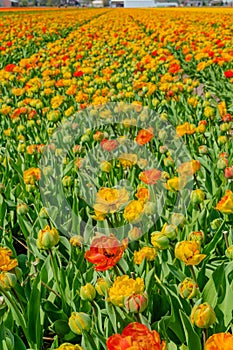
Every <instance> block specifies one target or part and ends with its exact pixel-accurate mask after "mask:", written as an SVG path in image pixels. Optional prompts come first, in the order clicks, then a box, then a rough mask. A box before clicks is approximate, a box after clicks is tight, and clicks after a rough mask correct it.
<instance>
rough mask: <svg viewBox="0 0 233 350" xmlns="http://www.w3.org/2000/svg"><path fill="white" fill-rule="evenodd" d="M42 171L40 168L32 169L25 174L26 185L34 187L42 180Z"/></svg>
mask: <svg viewBox="0 0 233 350" xmlns="http://www.w3.org/2000/svg"><path fill="white" fill-rule="evenodd" d="M40 177H41V171H40V169H39V168H30V169H27V170H25V171H24V172H23V180H24V183H25V184H26V185H34V184H35V182H36V181H38V180H40Z"/></svg>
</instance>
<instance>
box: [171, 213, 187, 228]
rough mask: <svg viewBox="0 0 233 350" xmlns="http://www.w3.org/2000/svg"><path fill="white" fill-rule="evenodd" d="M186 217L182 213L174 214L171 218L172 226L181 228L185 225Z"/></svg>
mask: <svg viewBox="0 0 233 350" xmlns="http://www.w3.org/2000/svg"><path fill="white" fill-rule="evenodd" d="M184 220H185V217H184V215H183V214H181V213H173V214H172V216H171V222H172V225H175V226H179V225H181V224H183V223H184Z"/></svg>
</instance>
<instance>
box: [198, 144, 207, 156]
mask: <svg viewBox="0 0 233 350" xmlns="http://www.w3.org/2000/svg"><path fill="white" fill-rule="evenodd" d="M198 152H199V153H200V154H207V153H209V149H208V147H207V146H205V145H202V146H200V147H199V148H198Z"/></svg>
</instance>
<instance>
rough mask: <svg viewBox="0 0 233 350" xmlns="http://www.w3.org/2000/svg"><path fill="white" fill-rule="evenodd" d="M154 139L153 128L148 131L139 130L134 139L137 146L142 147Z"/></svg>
mask: <svg viewBox="0 0 233 350" xmlns="http://www.w3.org/2000/svg"><path fill="white" fill-rule="evenodd" d="M153 137H154V134H153V128H149V129H147V130H146V129H141V130H140V131H139V132H138V134H137V137H136V142H137V144H138V145H140V146H143V145H145V144H146V143H148V142H150V140H151V139H152V138H153Z"/></svg>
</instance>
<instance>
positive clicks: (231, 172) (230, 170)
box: [224, 166, 233, 179]
mask: <svg viewBox="0 0 233 350" xmlns="http://www.w3.org/2000/svg"><path fill="white" fill-rule="evenodd" d="M224 176H225V178H226V179H233V166H231V167H227V168H225V171H224Z"/></svg>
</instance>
